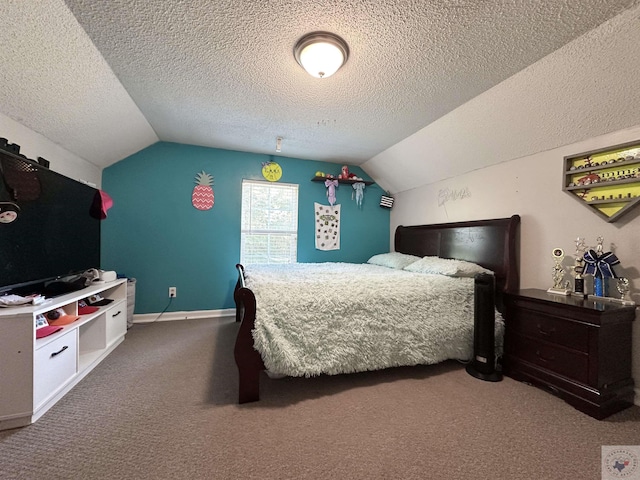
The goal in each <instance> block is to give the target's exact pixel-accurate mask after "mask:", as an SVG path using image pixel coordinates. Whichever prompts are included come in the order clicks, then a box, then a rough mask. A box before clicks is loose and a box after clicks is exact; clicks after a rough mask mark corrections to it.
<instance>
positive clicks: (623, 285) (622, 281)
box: [616, 277, 636, 305]
mask: <svg viewBox="0 0 640 480" xmlns="http://www.w3.org/2000/svg"><path fill="white" fill-rule="evenodd" d="M616 290H618V293H619V294H620V299H619V300H618V302H619V303H622V304H623V305H635V304H636V302H634V301H633V300H631V298H630V296H629V291H630V290H631V286H630V284H629V279H628V278H626V277H618V278H616Z"/></svg>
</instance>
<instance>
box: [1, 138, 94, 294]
mask: <svg viewBox="0 0 640 480" xmlns="http://www.w3.org/2000/svg"><path fill="white" fill-rule="evenodd" d="M97 193H98V190H97V189H95V188H93V187H91V186H89V185H85V184H83V183H81V182H78V181H76V180H72V179H70V178H67V177H65V176H64V175H61V174H59V173H57V172H54V171H52V170H49V169H48V168H45V167H43V166H41V165H40V164H38V163H36V162H33V161H31V160H29V159H27V158H24V157H23V156H21V155H14V154H12V153H10V152H5V151H2V150H0V295H1V294H3V293H16V294H22V295H26V294H29V293H41V291H42V288H43V286H44V285H45V283H46V282H47V281H50V280H53V279H56V278H61V277H64V276H68V275H73V274H77V273H82V272H84V271H85V270H88V269H90V268H100V219H99V217H95V214H94V215H93V216H92V212H93V211H94V208H95V207H94V201H95V198H96V194H97Z"/></svg>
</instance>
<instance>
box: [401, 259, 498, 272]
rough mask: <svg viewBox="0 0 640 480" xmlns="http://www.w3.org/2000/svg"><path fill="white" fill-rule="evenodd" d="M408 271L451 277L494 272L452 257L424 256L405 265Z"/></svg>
mask: <svg viewBox="0 0 640 480" xmlns="http://www.w3.org/2000/svg"><path fill="white" fill-rule="evenodd" d="M404 270H406V271H408V272H416V273H430V274H433V275H447V276H449V277H473V276H475V275H476V274H477V273H493V272H492V271H491V270H487V269H486V268H484V267H481V266H480V265H477V264H475V263H472V262H467V261H465V260H455V259H452V258H439V257H423V258H421V259H420V260H418V261H417V262H413V263H411V264H410V265H407V266H406V267H404Z"/></svg>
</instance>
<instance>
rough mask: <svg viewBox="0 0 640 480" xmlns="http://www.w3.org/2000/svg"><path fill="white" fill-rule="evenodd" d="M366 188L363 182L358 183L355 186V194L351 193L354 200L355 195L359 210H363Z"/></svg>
mask: <svg viewBox="0 0 640 480" xmlns="http://www.w3.org/2000/svg"><path fill="white" fill-rule="evenodd" d="M364 187H365V184H364V183H363V182H357V183H354V184H353V190H354V191H353V192H352V193H351V199H353V197H354V195H355V199H356V205H357V206H358V208H362V200H363V199H364Z"/></svg>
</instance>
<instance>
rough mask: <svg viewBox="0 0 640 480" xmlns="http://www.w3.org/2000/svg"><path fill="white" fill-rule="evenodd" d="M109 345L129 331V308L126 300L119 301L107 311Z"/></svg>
mask: <svg viewBox="0 0 640 480" xmlns="http://www.w3.org/2000/svg"><path fill="white" fill-rule="evenodd" d="M106 316H107V317H106V321H107V330H106V335H107V346H108V345H111V344H112V343H113V342H115V341H116V340H118V339H119V338H120V337H122V336H123V335H124V334H126V333H127V308H126V304H125V302H119V303H118V304H116V305H114V306H113V307H111V308H110V309H109V310H108V311H107V312H106Z"/></svg>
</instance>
